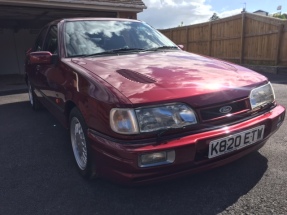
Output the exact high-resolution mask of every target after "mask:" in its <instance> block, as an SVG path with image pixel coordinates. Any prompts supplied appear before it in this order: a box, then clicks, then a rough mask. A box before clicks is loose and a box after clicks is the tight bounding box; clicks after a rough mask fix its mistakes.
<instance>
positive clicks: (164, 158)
mask: <svg viewBox="0 0 287 215" xmlns="http://www.w3.org/2000/svg"><path fill="white" fill-rule="evenodd" d="M174 160H175V151H174V150H172V151H162V152H153V153H147V154H143V155H140V156H139V166H140V167H149V166H158V165H164V164H169V163H173V162H174Z"/></svg>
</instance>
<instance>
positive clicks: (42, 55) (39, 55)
mask: <svg viewBox="0 0 287 215" xmlns="http://www.w3.org/2000/svg"><path fill="white" fill-rule="evenodd" d="M51 58H52V54H51V53H50V52H42V51H41V52H31V53H29V59H30V63H31V64H50V63H51Z"/></svg>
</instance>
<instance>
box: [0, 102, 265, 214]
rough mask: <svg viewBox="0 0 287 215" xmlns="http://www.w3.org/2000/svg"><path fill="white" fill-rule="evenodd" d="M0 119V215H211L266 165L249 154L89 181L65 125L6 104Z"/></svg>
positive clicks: (22, 105) (21, 106)
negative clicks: (181, 170) (213, 164)
mask: <svg viewBox="0 0 287 215" xmlns="http://www.w3.org/2000/svg"><path fill="white" fill-rule="evenodd" d="M0 99H1V98H0ZM0 119H1V121H0V123H1V124H0V134H1V138H0V139H1V144H0V171H1V175H0V190H2V192H1V193H2V194H3V195H1V194H0V202H1V206H0V214H99V215H101V214H117V215H119V214H124V215H127V214H136V215H140V214H150V215H152V214H155V215H157V214H165V215H166V214H172V215H174V214H181V215H184V214H218V213H220V212H222V211H224V210H226V209H227V208H228V207H229V206H231V205H233V204H234V203H235V202H236V201H237V200H238V199H239V198H240V197H241V196H243V195H245V194H247V193H248V192H249V191H250V190H252V189H253V188H254V187H255V186H256V185H257V184H258V182H259V181H260V179H261V178H262V176H263V175H264V173H265V171H266V169H267V167H268V160H267V158H266V157H264V156H262V155H261V154H260V152H254V153H251V154H249V155H248V156H245V157H243V158H242V159H240V160H237V161H235V162H233V163H231V164H229V165H226V166H223V167H220V168H217V169H214V170H211V171H208V172H204V173H200V174H196V175H191V176H187V177H184V178H179V179H176V180H172V181H168V182H162V183H157V184H154V185H146V186H142V187H132V188H131V187H125V186H120V185H117V184H114V183H111V182H108V181H106V180H102V179H98V180H92V181H89V180H85V179H83V178H82V177H81V176H80V175H79V173H78V172H77V170H76V167H75V162H74V158H73V155H72V150H71V146H70V143H69V134H68V131H67V130H65V129H64V128H63V127H62V126H61V125H60V124H59V123H58V122H57V120H56V119H55V118H54V117H53V116H52V115H51V114H50V113H49V112H48V111H46V110H45V109H44V110H41V111H37V112H35V111H33V110H32V109H31V107H30V105H29V102H21V103H11V104H5V105H0Z"/></svg>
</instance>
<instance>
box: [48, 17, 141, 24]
mask: <svg viewBox="0 0 287 215" xmlns="http://www.w3.org/2000/svg"><path fill="white" fill-rule="evenodd" d="M73 21H129V22H141V21H140V20H135V19H124V18H109V17H106V18H105V17H101V18H99V17H75V18H64V19H58V20H55V21H52V22H50V23H49V24H57V23H60V22H73Z"/></svg>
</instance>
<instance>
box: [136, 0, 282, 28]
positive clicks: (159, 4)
mask: <svg viewBox="0 0 287 215" xmlns="http://www.w3.org/2000/svg"><path fill="white" fill-rule="evenodd" d="M143 2H144V3H145V5H146V6H147V9H145V10H144V11H143V12H141V13H139V14H138V19H139V20H142V21H145V22H147V23H149V24H150V25H152V26H153V27H154V28H157V29H166V28H172V27H177V26H179V25H181V23H183V25H192V24H197V23H202V22H207V21H208V20H209V18H210V17H211V16H212V14H213V13H217V15H218V16H219V17H220V18H224V17H228V16H232V15H236V14H239V13H240V12H241V11H242V8H244V7H245V5H246V11H247V12H250V13H252V12H254V11H256V10H264V11H267V12H269V13H271V14H273V13H276V12H278V11H277V7H278V6H279V5H281V6H282V13H287V0H143ZM244 3H246V4H244Z"/></svg>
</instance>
